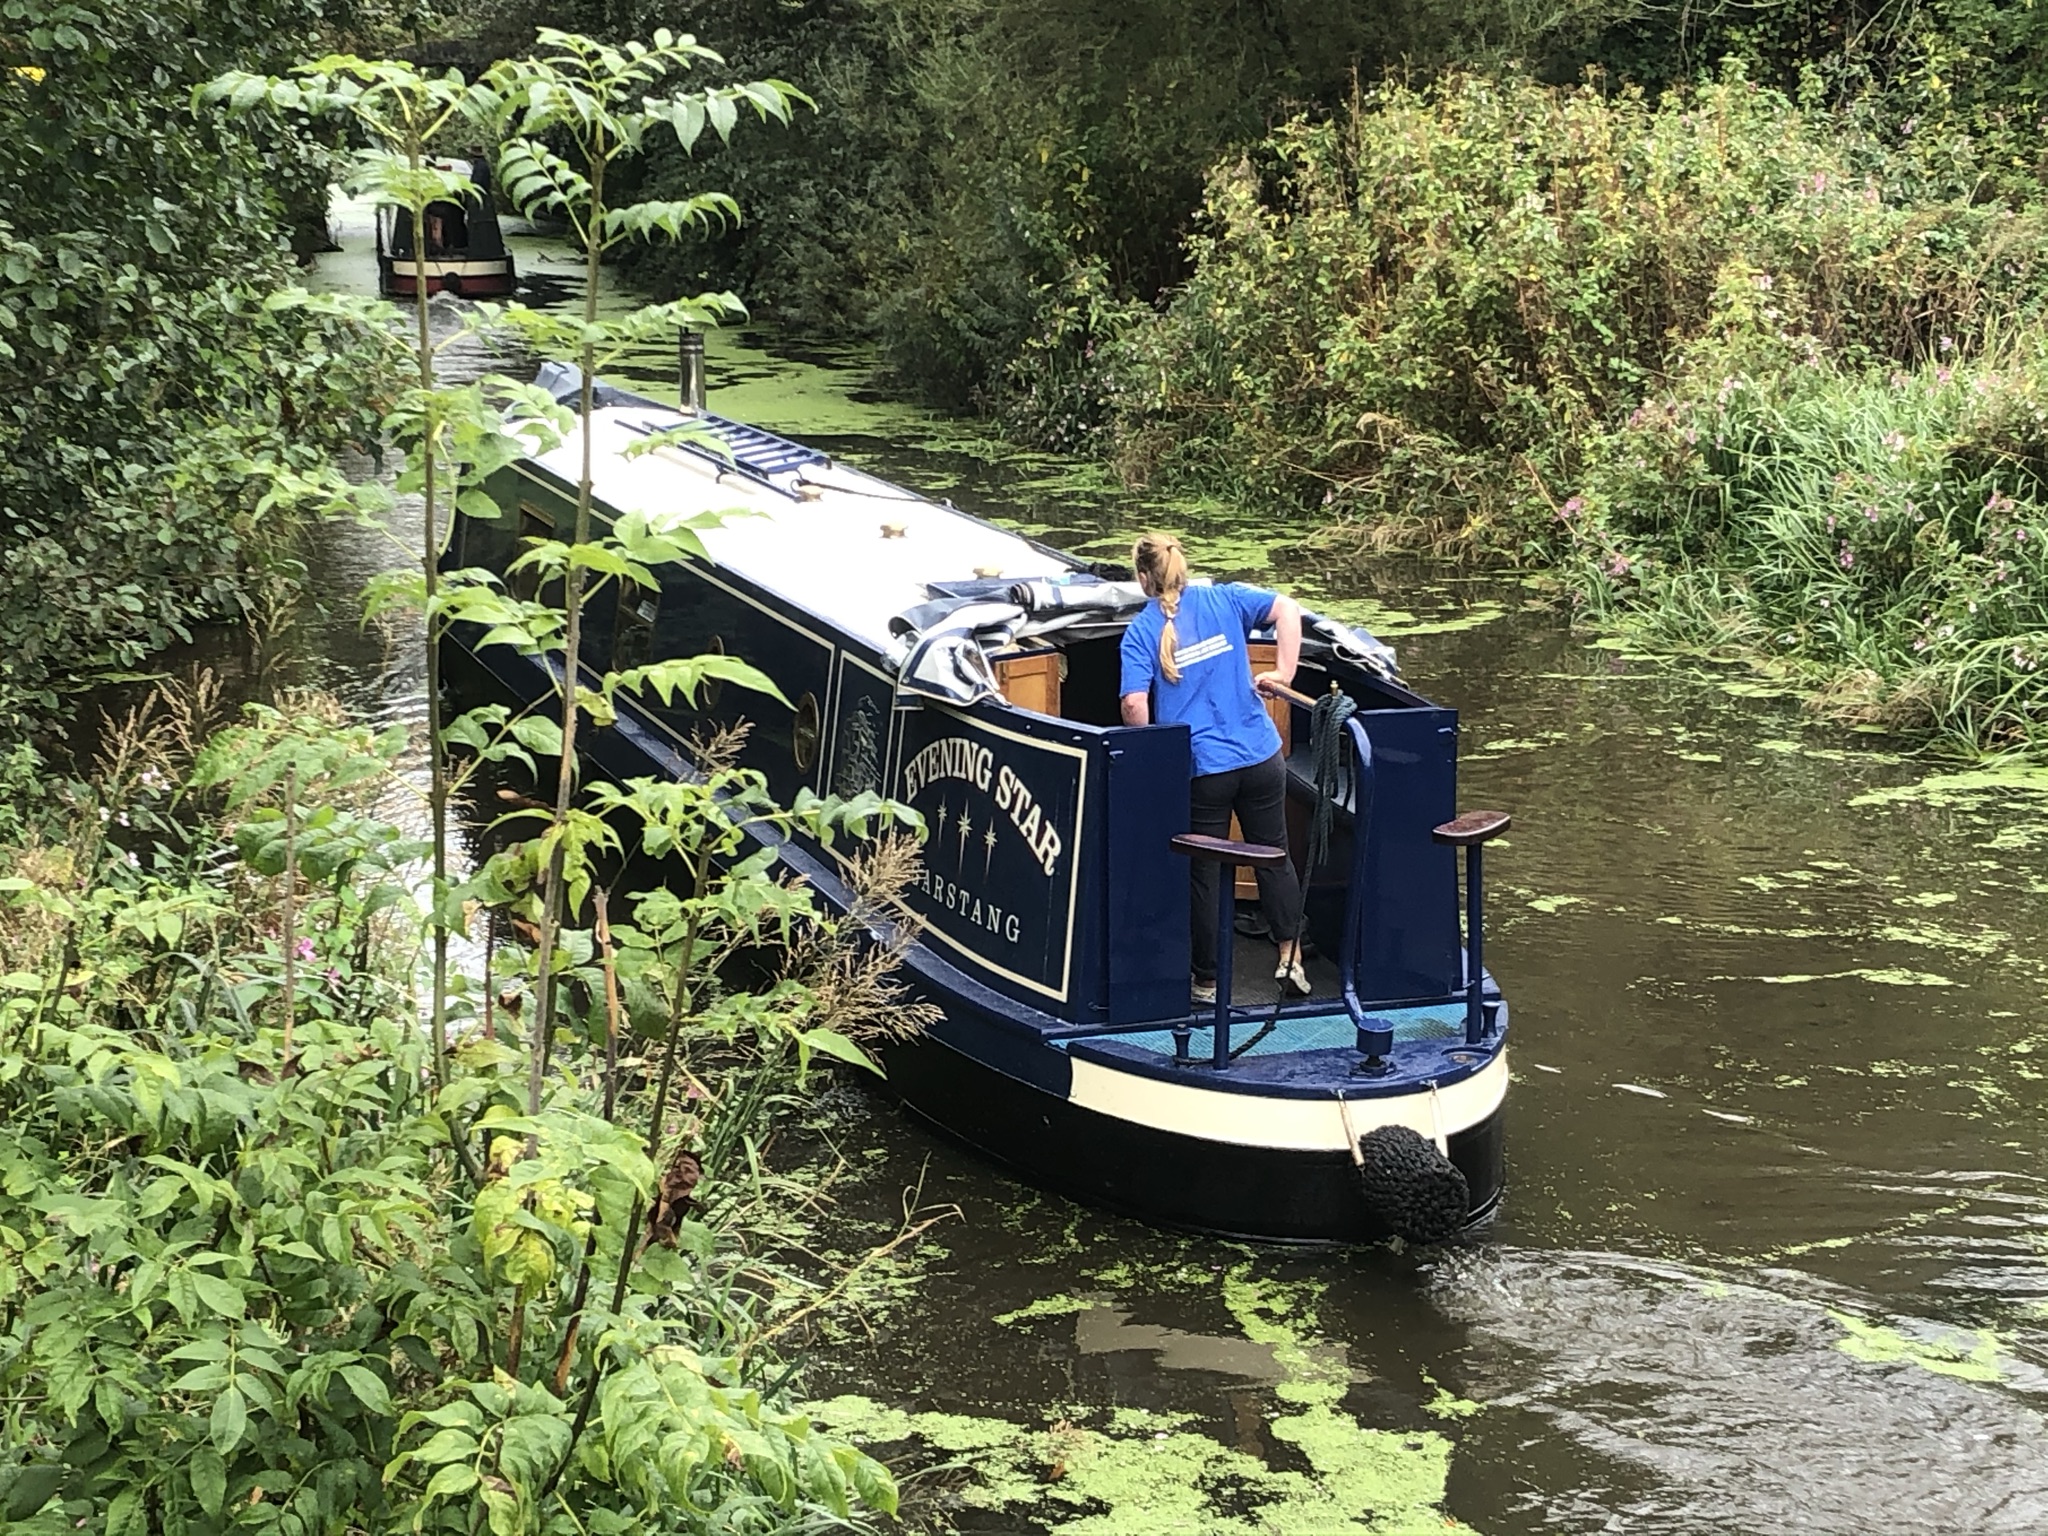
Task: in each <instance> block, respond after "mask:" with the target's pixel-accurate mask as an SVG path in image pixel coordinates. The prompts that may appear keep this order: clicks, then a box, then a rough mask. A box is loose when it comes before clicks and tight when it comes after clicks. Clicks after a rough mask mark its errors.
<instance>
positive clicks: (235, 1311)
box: [192, 1270, 248, 1317]
mask: <svg viewBox="0 0 2048 1536" xmlns="http://www.w3.org/2000/svg"><path fill="white" fill-rule="evenodd" d="M192 1289H193V1291H194V1293H195V1294H196V1295H197V1296H198V1297H199V1299H200V1300H201V1301H202V1302H204V1303H205V1304H206V1306H207V1307H208V1308H210V1309H211V1310H213V1311H215V1312H218V1313H219V1314H220V1315H221V1316H222V1317H242V1316H244V1315H246V1313H247V1311H248V1302H247V1299H246V1298H245V1297H244V1296H243V1295H242V1292H241V1289H240V1288H239V1287H238V1286H235V1285H233V1284H231V1283H229V1282H228V1281H226V1280H222V1279H221V1278H219V1277H218V1276H216V1275H208V1274H202V1273H201V1272H199V1271H198V1270H194V1271H193V1272H192Z"/></svg>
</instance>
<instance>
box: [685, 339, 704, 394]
mask: <svg viewBox="0 0 2048 1536" xmlns="http://www.w3.org/2000/svg"><path fill="white" fill-rule="evenodd" d="M681 364H682V394H683V409H684V410H686V411H688V412H690V413H691V414H692V415H699V416H701V415H702V414H703V413H704V333H703V332H702V331H693V330H691V329H690V328H689V327H688V326H685V327H684V328H683V339H682V348H681Z"/></svg>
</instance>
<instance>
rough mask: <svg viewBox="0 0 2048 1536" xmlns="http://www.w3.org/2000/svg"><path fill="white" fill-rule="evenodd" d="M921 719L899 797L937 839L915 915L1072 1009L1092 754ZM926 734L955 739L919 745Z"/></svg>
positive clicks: (961, 722)
mask: <svg viewBox="0 0 2048 1536" xmlns="http://www.w3.org/2000/svg"><path fill="white" fill-rule="evenodd" d="M909 720H910V721H911V722H915V724H914V725H913V731H912V734H911V737H910V739H909V740H907V741H906V742H905V743H904V749H903V750H904V753H905V756H904V758H903V760H902V767H901V768H900V769H899V770H898V773H897V782H898V785H899V796H898V798H900V799H901V800H902V801H903V802H904V803H906V804H908V805H909V806H911V807H912V808H913V809H915V810H916V811H917V812H918V813H919V814H920V815H921V816H922V817H923V818H924V822H925V826H926V828H927V829H928V831H929V834H930V835H929V838H928V840H927V842H926V843H925V848H924V869H923V872H922V874H921V875H920V876H919V878H918V881H917V883H916V884H915V885H914V886H913V887H912V890H911V892H910V902H911V905H912V906H913V907H914V908H916V909H917V910H918V911H919V912H920V914H921V915H922V916H923V917H924V918H925V920H926V922H927V923H928V924H929V928H928V930H927V931H928V932H929V934H930V935H931V936H932V937H933V938H935V939H938V940H941V941H942V942H944V944H945V945H946V946H947V947H948V948H950V949H953V950H956V951H959V952H962V953H964V954H965V955H967V956H968V957H969V958H970V959H972V960H974V961H975V962H977V963H978V964H980V965H981V966H983V967H984V968H986V969H987V970H989V971H991V972H993V973H994V974H996V975H998V976H1001V977H1004V978H1006V979H1008V980H1010V981H1014V982H1018V983H1021V984H1022V985H1024V986H1025V987H1027V988H1028V989H1030V990H1031V991H1033V992H1038V993H1041V994H1044V995H1046V996H1049V997H1053V998H1058V999H1061V1000H1064V999H1065V997H1066V994H1067V988H1068V969H1069V965H1070V963H1071V959H1072V952H1073V915H1074V899H1075V894H1076V888H1077V886H1076V882H1077V870H1076V868H1075V861H1074V849H1075V848H1076V847H1077V846H1078V841H1079V837H1080V819H1081V811H1082V800H1083V796H1084V781H1085V776H1086V773H1087V767H1088V754H1087V753H1086V752H1085V751H1083V750H1082V749H1081V748H1079V747H1074V746H1068V745H1065V744H1063V743H1059V742H1047V741H1039V740H1035V739H1033V738H1032V737H1029V736H1026V735H1023V734H1021V733H1019V732H1015V731H1009V730H1004V729H1002V728H1000V727H997V726H992V725H988V724H985V723H983V722H981V721H979V720H975V719H973V718H971V717H969V716H966V715H958V714H953V713H952V712H950V711H947V712H944V713H941V712H939V711H936V710H932V711H921V712H919V713H918V714H916V715H912V716H910V717H909ZM924 725H928V726H929V727H930V728H932V729H934V730H943V731H944V732H945V734H943V735H937V736H934V737H932V738H931V739H927V740H924V741H919V740H917V739H916V727H917V726H924ZM968 733H972V734H968Z"/></svg>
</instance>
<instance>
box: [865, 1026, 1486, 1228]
mask: <svg viewBox="0 0 2048 1536" xmlns="http://www.w3.org/2000/svg"><path fill="white" fill-rule="evenodd" d="M882 1057H883V1065H884V1067H885V1069H886V1070H887V1072H888V1089H889V1092H890V1093H891V1094H893V1095H894V1096H895V1097H896V1098H897V1100H898V1101H899V1102H901V1104H902V1105H903V1107H904V1108H905V1109H906V1110H908V1111H909V1112H910V1113H911V1114H912V1115H913V1116H914V1117H915V1118H917V1119H918V1120H920V1121H922V1122H923V1123H924V1124H926V1125H927V1126H929V1127H931V1128H932V1129H933V1130H935V1131H937V1132H939V1133H940V1134H941V1135H943V1136H945V1137H946V1138H947V1139H948V1140H950V1141H954V1142H957V1143H959V1144H960V1145H962V1146H964V1147H967V1148H969V1149H971V1150H972V1151H974V1152H976V1153H978V1154H980V1155H981V1156H983V1157H985V1158H987V1159H989V1160H990V1161H991V1162H994V1163H996V1164H998V1165H1000V1166H1001V1167H1002V1168H1003V1169H1004V1170H1005V1171H1007V1172H1009V1173H1011V1174H1014V1175H1015V1176H1016V1177H1017V1178H1019V1179H1021V1180H1023V1181H1024V1182H1025V1183H1028V1184H1033V1185H1037V1186H1040V1187H1042V1188H1045V1189H1049V1190H1052V1191H1053V1192H1054V1193H1057V1194H1061V1195H1065V1196H1067V1197H1068V1198H1070V1199H1073V1200H1078V1201H1081V1202H1082V1203H1084V1204H1087V1205H1094V1206H1100V1207H1102V1208H1103V1209H1105V1210H1110V1211H1114V1212H1116V1213H1118V1214H1119V1215H1124V1216H1132V1217H1136V1218H1137V1219H1139V1220H1141V1221H1145V1222H1148V1223H1150V1224H1152V1225H1154V1226H1162V1227H1170V1228H1173V1229H1175V1230H1177V1231H1183V1232H1195V1233H1200V1234H1203V1235H1205V1236H1211V1237H1224V1238H1239V1239H1244V1240H1248V1241H1252V1242H1266V1243H1285V1244H1293V1245H1300V1246H1326V1245H1332V1244H1358V1243H1375V1242H1380V1241H1382V1240H1384V1239H1386V1238H1389V1237H1392V1236H1395V1235H1396V1234H1395V1233H1394V1232H1393V1231H1391V1230H1390V1229H1389V1228H1388V1227H1387V1226H1386V1225H1385V1223H1383V1222H1381V1221H1379V1220H1376V1219H1375V1217H1374V1215H1373V1213H1372V1212H1371V1210H1370V1209H1369V1208H1368V1207H1367V1205H1366V1204H1365V1203H1364V1202H1363V1201H1362V1200H1360V1198H1359V1187H1358V1169H1357V1166H1356V1165H1355V1164H1354V1163H1353V1162H1352V1159H1351V1155H1350V1149H1349V1147H1348V1146H1345V1145H1344V1144H1342V1142H1341V1141H1340V1142H1339V1143H1338V1144H1337V1145H1334V1146H1331V1147H1328V1148H1325V1149H1321V1150H1317V1149H1302V1148H1291V1147H1270V1146H1248V1145H1245V1144H1242V1143H1237V1142H1229V1141H1220V1140H1217V1139H1215V1138H1214V1137H1206V1136H1198V1135H1191V1134H1188V1133H1187V1132H1185V1131H1175V1130H1165V1129H1162V1128H1160V1127H1159V1126H1157V1125H1154V1124H1148V1123H1147V1122H1146V1121H1144V1120H1142V1119H1135V1118H1127V1117H1122V1116H1117V1115H1112V1114H1108V1113H1106V1112H1104V1111H1102V1110H1097V1109H1089V1108H1087V1107H1085V1106H1083V1105H1080V1104H1076V1103H1075V1102H1074V1101H1073V1100H1072V1099H1070V1098H1064V1097H1061V1096H1060V1095H1058V1094H1055V1093H1052V1092H1049V1091H1047V1090H1046V1089H1044V1088H1041V1087H1039V1086H1038V1085H1036V1084H1033V1083H1029V1082H1024V1081H1022V1080H1020V1079H1018V1078H1014V1077H1011V1076H1009V1075H1007V1074H1006V1073H1003V1072H1000V1071H997V1070H996V1069H995V1068H993V1067H991V1066H989V1065H988V1064H986V1063H985V1062H982V1061H978V1060H976V1059H975V1057H973V1056H972V1055H969V1054H968V1053H967V1052H966V1051H962V1050H958V1049H955V1048H953V1047H952V1046H949V1045H947V1044H945V1043H944V1042H943V1041H941V1040H934V1039H925V1040H917V1041H911V1042H908V1043H905V1044H903V1045H897V1046H891V1047H888V1048H887V1049H886V1050H885V1051H884V1052H883V1053H882ZM1192 1070H1194V1071H1200V1070H1202V1069H1200V1068H1195V1069H1192ZM1352 1123H1353V1125H1354V1126H1355V1127H1356V1129H1357V1131H1358V1133H1359V1134H1360V1135H1363V1134H1364V1133H1365V1132H1366V1131H1367V1130H1369V1129H1370V1128H1371V1127H1372V1126H1373V1125H1375V1124H1380V1123H1385V1122H1383V1121H1380V1120H1377V1119H1374V1118H1373V1117H1372V1115H1371V1113H1370V1111H1368V1110H1366V1109H1365V1108H1364V1105H1363V1104H1361V1105H1360V1106H1359V1108H1358V1109H1355V1110H1354V1111H1353V1115H1352ZM1505 1126H1506V1116H1505V1111H1504V1110H1503V1108H1502V1107H1501V1106H1500V1105H1499V1104H1498V1103H1496V1104H1495V1106H1494V1108H1493V1109H1492V1110H1490V1111H1489V1112H1487V1113H1486V1115H1485V1117H1484V1118H1483V1119H1481V1120H1479V1121H1477V1122H1475V1123H1474V1124H1472V1125H1469V1126H1466V1127H1465V1128H1463V1129H1461V1130H1458V1131H1454V1132H1451V1133H1449V1135H1448V1136H1447V1138H1446V1141H1447V1155H1448V1156H1449V1158H1450V1161H1451V1162H1452V1163H1453V1164H1455V1165H1456V1167H1457V1168H1458V1170H1459V1172H1461V1173H1462V1174H1463V1175H1464V1177H1465V1183H1466V1187H1467V1188H1468V1189H1469V1190H1470V1192H1471V1194H1470V1205H1469V1208H1468V1212H1467V1218H1466V1221H1467V1225H1472V1224H1476V1223H1479V1222H1482V1221H1484V1220H1485V1219H1486V1218H1488V1217H1489V1216H1491V1215H1492V1214H1493V1213H1494V1211H1495V1210H1496V1209H1497V1208H1498V1206H1499V1204H1500V1199H1501V1193H1502V1190H1503V1188H1504V1187H1505V1184H1506V1136H1505Z"/></svg>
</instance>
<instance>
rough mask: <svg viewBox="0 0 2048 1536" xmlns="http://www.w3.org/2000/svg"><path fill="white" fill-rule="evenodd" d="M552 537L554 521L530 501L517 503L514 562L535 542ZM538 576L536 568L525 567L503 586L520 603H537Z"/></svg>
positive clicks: (513, 548) (513, 549) (517, 571)
mask: <svg viewBox="0 0 2048 1536" xmlns="http://www.w3.org/2000/svg"><path fill="white" fill-rule="evenodd" d="M554 536H555V520H554V519H553V518H552V517H549V516H548V515H547V513H545V512H543V511H541V509H540V508H539V507H536V506H535V505H534V504H533V503H532V502H530V501H522V502H521V503H519V537H518V539H517V541H516V542H515V543H514V544H513V546H512V558H513V559H515V560H516V559H518V558H519V557H520V556H521V555H523V554H525V553H526V552H527V551H528V550H529V549H531V548H532V547H533V545H534V543H535V542H536V541H540V540H545V539H552V538H553V537H554ZM540 575H541V573H540V571H539V569H538V568H537V567H534V566H531V565H529V566H525V567H523V568H521V569H519V570H516V571H514V572H513V573H512V574H511V575H510V576H509V577H507V578H506V581H505V585H506V587H507V588H508V589H509V590H510V591H511V593H512V595H513V596H514V597H516V598H518V599H519V600H520V601H521V602H524V603H533V602H538V601H539V600H540Z"/></svg>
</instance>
